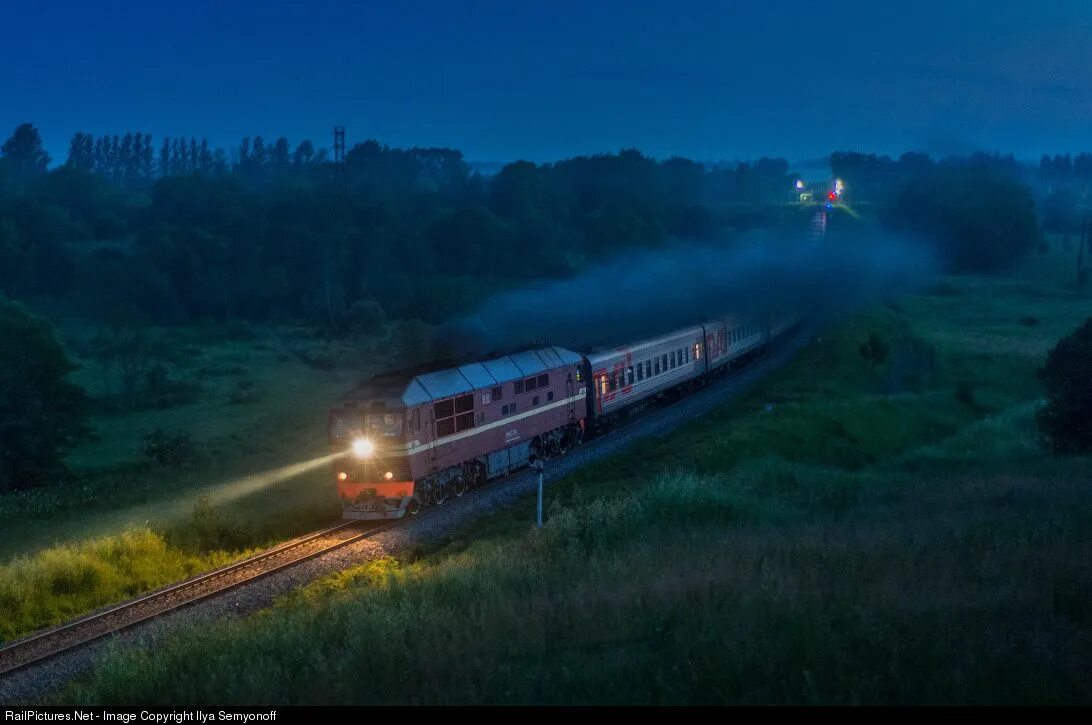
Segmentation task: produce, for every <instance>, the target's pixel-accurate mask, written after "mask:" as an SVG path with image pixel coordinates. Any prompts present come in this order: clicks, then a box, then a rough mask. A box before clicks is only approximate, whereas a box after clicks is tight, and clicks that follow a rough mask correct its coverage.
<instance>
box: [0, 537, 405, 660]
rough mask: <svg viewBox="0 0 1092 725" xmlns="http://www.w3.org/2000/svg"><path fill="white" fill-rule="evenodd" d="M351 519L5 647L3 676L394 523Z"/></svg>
mask: <svg viewBox="0 0 1092 725" xmlns="http://www.w3.org/2000/svg"><path fill="white" fill-rule="evenodd" d="M394 523H395V522H391V523H386V524H380V525H378V526H376V525H373V524H371V523H370V522H360V521H348V522H343V523H340V524H338V525H336V526H331V527H330V528H328V529H323V530H321V531H316V532H314V533H312V534H308V535H306V536H302V537H300V538H298V539H294V540H292V541H288V542H286V543H284V544H280V545H278V546H275V547H273V548H271V549H267V550H265V551H263V552H261V553H259V554H256V555H254V556H251V557H249V558H246V559H243V560H241V561H237V562H235V563H234V564H229V565H227V566H225V567H221V568H220V569H215V570H213V571H210V572H207V573H205V574H201V575H198V576H196V577H193V578H192V579H187V580H186V581H183V582H179V583H178V584H172V585H170V586H168V587H165V588H163V589H159V590H157V591H154V592H151V593H149V594H145V595H144V596H141V597H138V598H137V599H132V600H130V601H127V602H123V603H122V604H118V605H116V606H113V607H109V608H107V609H104V610H102V611H100V612H95V613H94V614H90V615H88V616H86V617H83V618H81V619H77V620H75V621H73V622H69V623H67V624H63V625H61V626H59V627H55V628H53V629H49V630H45V631H43V632H39V633H37V634H34V635H31V636H29V637H26V638H24V639H21V640H18V641H15V642H12V643H11V644H8V645H5V646H3V647H0V676H2V675H6V674H8V673H11V672H14V671H15V670H19V669H22V668H24V667H28V666H30V665H33V664H36V663H39V662H42V661H43V660H47V659H49V658H51V657H54V656H56V655H59V654H61V653H62V652H67V651H69V650H72V649H75V648H77V647H81V646H83V645H86V644H88V643H90V642H94V641H95V640H99V639H102V638H103V637H108V636H110V635H111V634H114V633H116V632H121V631H123V630H126V629H129V628H131V627H135V626H136V625H138V624H140V623H142V622H147V621H149V620H151V619H155V618H156V617H159V616H162V615H164V614H166V613H168V612H172V611H174V610H176V609H181V608H182V607H185V606H188V605H190V604H194V603H196V602H200V601H202V600H204V599H208V598H209V597H212V596H215V595H217V594H222V593H224V592H226V591H228V590H230V589H234V588H235V587H238V586H241V585H243V584H246V583H247V582H252V581H254V580H255V579H259V578H261V577H264V576H268V575H270V574H273V573H274V572H278V571H280V570H282V569H286V568H288V567H290V566H294V565H296V564H299V563H300V562H303V561H306V560H308V559H313V558H314V557H316V556H320V555H321V554H325V553H327V552H329V551H333V550H334V549H338V548H341V547H343V546H347V545H348V544H352V543H354V542H356V541H360V540H361V539H366V538H369V537H371V536H374V535H376V534H377V533H379V532H380V531H384V530H386V529H388V528H390V527H391V526H392V525H393V524H394Z"/></svg>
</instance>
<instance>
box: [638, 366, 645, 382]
mask: <svg viewBox="0 0 1092 725" xmlns="http://www.w3.org/2000/svg"><path fill="white" fill-rule="evenodd" d="M644 379H645V364H644V363H637V382H641V381H642V380H644Z"/></svg>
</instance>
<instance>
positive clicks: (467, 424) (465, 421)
mask: <svg viewBox="0 0 1092 725" xmlns="http://www.w3.org/2000/svg"><path fill="white" fill-rule="evenodd" d="M473 427H474V412H473V411H471V412H469V413H463V414H462V415H457V416H455V430H456V431H461V430H466V429H467V428H473Z"/></svg>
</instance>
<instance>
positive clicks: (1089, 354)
mask: <svg viewBox="0 0 1092 725" xmlns="http://www.w3.org/2000/svg"><path fill="white" fill-rule="evenodd" d="M1039 378H1040V379H1041V380H1042V381H1043V385H1044V386H1046V390H1047V404H1046V406H1045V407H1044V408H1043V409H1042V410H1041V411H1040V412H1039V416H1038V423H1039V428H1040V430H1041V431H1042V434H1043V439H1044V442H1045V443H1046V445H1047V446H1048V447H1049V448H1050V449H1051V450H1053V451H1054V452H1055V453H1090V452H1092V317H1090V318H1088V319H1087V320H1085V322H1084V324H1083V325H1081V327H1080V328H1078V329H1077V330H1076V331H1075V332H1074V333H1073V334H1071V335H1067V336H1066V337H1063V338H1062V339H1061V340H1059V341H1058V344H1057V345H1056V346H1055V347H1054V349H1053V350H1051V351H1050V354H1049V355H1048V356H1047V361H1046V364H1045V365H1044V366H1043V368H1042V369H1041V370H1040V371H1039Z"/></svg>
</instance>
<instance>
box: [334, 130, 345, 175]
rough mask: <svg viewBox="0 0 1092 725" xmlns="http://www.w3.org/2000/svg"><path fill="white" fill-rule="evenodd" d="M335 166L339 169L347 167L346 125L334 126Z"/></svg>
mask: <svg viewBox="0 0 1092 725" xmlns="http://www.w3.org/2000/svg"><path fill="white" fill-rule="evenodd" d="M334 166H336V167H337V170H338V171H341V170H342V169H344V168H345V127H344V126H334Z"/></svg>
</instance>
